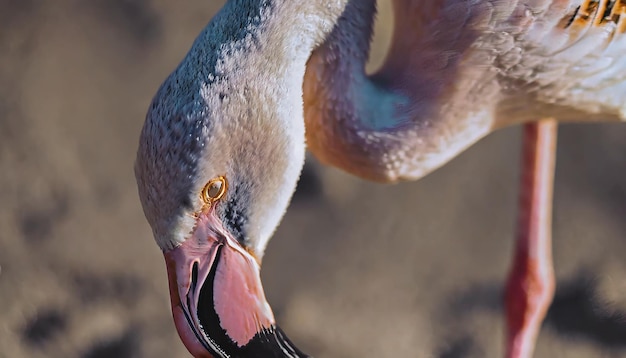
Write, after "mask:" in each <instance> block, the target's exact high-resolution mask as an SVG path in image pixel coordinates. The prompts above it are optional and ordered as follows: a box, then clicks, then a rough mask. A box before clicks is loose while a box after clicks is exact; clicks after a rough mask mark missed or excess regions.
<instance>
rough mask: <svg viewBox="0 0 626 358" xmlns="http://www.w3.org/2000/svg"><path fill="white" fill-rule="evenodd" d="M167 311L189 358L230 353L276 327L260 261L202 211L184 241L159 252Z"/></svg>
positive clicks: (210, 214) (211, 357) (212, 214)
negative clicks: (168, 303) (166, 285)
mask: <svg viewBox="0 0 626 358" xmlns="http://www.w3.org/2000/svg"><path fill="white" fill-rule="evenodd" d="M164 256H165V262H166V265H167V274H168V278H169V286H170V298H171V303H172V314H173V316H174V323H175V325H176V329H177V330H178V334H179V335H180V338H181V339H182V341H183V343H184V344H185V347H187V349H188V350H189V352H190V353H191V354H192V355H193V356H194V357H210V358H219V357H225V356H230V355H232V354H234V352H232V351H233V350H234V351H237V350H239V349H240V348H241V347H244V346H246V345H247V344H248V343H249V342H250V341H251V340H252V339H253V338H254V337H255V336H257V335H262V334H264V332H271V331H272V330H273V329H274V327H275V320H274V315H273V313H272V309H271V308H270V306H269V304H268V303H267V301H266V299H265V293H264V292H263V286H262V284H261V277H260V266H259V263H258V262H257V261H256V259H255V258H254V257H253V256H252V254H250V253H249V252H248V251H246V250H245V249H244V248H243V247H242V246H241V245H240V244H239V243H238V242H237V241H236V240H235V239H234V238H232V236H231V235H230V234H228V232H227V231H226V230H224V229H223V228H222V225H221V223H220V222H219V220H218V219H217V218H216V217H215V215H214V213H213V210H211V209H208V210H205V211H204V212H203V213H202V214H201V215H200V216H199V217H198V219H197V223H196V228H195V229H194V231H193V232H192V234H191V237H189V238H188V239H187V240H186V241H185V242H184V243H182V244H181V245H180V246H178V247H176V248H174V249H172V250H169V251H167V252H165V253H164Z"/></svg>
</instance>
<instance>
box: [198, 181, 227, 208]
mask: <svg viewBox="0 0 626 358" xmlns="http://www.w3.org/2000/svg"><path fill="white" fill-rule="evenodd" d="M226 190H228V181H226V177H224V176H223V175H220V176H219V177H217V178H213V179H211V180H209V182H208V183H206V185H205V186H204V188H202V193H201V194H200V196H201V197H202V201H204V203H205V204H207V205H211V204H213V203H214V202H216V201H218V200H220V199H221V198H222V197H223V196H224V194H226Z"/></svg>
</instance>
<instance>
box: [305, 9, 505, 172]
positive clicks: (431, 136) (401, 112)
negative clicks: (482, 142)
mask: <svg viewBox="0 0 626 358" xmlns="http://www.w3.org/2000/svg"><path fill="white" fill-rule="evenodd" d="M394 6H395V9H394V14H395V29H394V37H393V43H392V45H391V48H390V51H389V54H388V56H387V59H386V62H385V64H384V65H383V67H382V68H381V69H380V70H379V71H378V73H376V74H374V75H372V76H367V75H366V74H365V71H364V68H365V66H364V64H365V61H366V60H367V55H368V52H369V40H370V38H371V35H372V23H373V21H374V16H375V1H374V0H360V1H350V2H349V3H348V4H347V6H346V9H345V11H344V14H343V15H342V16H341V17H340V18H339V20H338V23H337V25H336V26H335V29H334V30H333V32H332V33H331V34H330V35H329V36H328V37H327V39H326V41H325V43H324V44H323V45H322V46H320V47H319V48H317V49H316V50H315V51H314V52H313V54H312V56H311V58H310V59H309V62H308V65H307V72H306V74H305V82H304V103H305V121H306V127H307V144H308V147H309V149H310V150H311V151H312V152H313V153H314V154H315V155H316V156H317V157H318V158H320V160H321V161H322V162H325V163H326V164H331V165H335V166H338V167H340V168H342V169H344V170H347V171H348V172H350V173H352V174H355V175H358V176H361V177H364V178H367V179H370V180H376V181H383V182H394V181H397V180H409V179H416V178H419V177H421V176H423V175H425V174H427V173H429V172H431V171H432V170H434V169H436V168H438V167H439V166H441V165H443V164H445V163H446V162H447V161H448V160H450V159H451V158H453V157H454V156H456V155H457V154H458V153H459V152H460V151H462V150H464V149H465V148H467V147H469V146H470V145H471V144H472V143H474V142H475V141H477V140H478V139H480V138H481V137H483V136H484V135H486V134H487V133H488V132H489V130H490V127H491V124H492V122H493V112H494V108H495V104H496V101H495V98H496V97H495V95H494V94H497V93H496V91H497V87H495V86H493V81H491V79H493V77H494V75H493V74H491V73H489V72H488V70H489V68H488V67H487V66H473V67H470V66H468V65H467V63H471V62H472V61H473V62H477V61H479V59H472V57H473V56H475V53H474V52H473V51H472V46H473V44H474V43H475V42H476V41H477V39H478V37H479V36H480V32H479V31H476V30H474V29H475V28H479V27H480V26H483V25H484V24H483V23H484V21H485V19H483V18H481V11H482V10H484V9H482V10H481V9H473V8H472V6H473V5H471V2H467V1H448V2H443V1H425V2H422V3H420V2H415V1H395V2H394ZM468 68H469V70H468Z"/></svg>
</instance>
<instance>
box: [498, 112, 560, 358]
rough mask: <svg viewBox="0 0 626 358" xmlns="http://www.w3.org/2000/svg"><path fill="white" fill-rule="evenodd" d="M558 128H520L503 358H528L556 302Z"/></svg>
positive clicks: (532, 125)
mask: <svg viewBox="0 0 626 358" xmlns="http://www.w3.org/2000/svg"><path fill="white" fill-rule="evenodd" d="M556 134H557V124H556V121H554V120H552V119H546V120H543V121H540V122H535V123H528V124H525V125H524V138H523V157H522V178H521V189H520V209H519V210H520V212H519V217H518V223H517V225H518V227H517V242H516V247H515V258H514V261H513V267H512V270H511V272H510V274H509V278H508V282H507V286H506V297H505V300H506V319H507V330H508V332H507V341H506V351H507V352H506V357H508V358H530V357H532V354H533V350H534V348H535V340H536V338H537V334H538V333H539V329H540V327H541V322H542V321H543V319H544V317H545V315H546V312H547V310H548V307H549V306H550V303H551V302H552V298H553V296H554V271H553V269H552V232H551V231H552V187H553V180H554V162H555V156H556V155H555V154H556Z"/></svg>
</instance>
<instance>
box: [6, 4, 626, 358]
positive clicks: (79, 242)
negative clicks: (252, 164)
mask: <svg viewBox="0 0 626 358" xmlns="http://www.w3.org/2000/svg"><path fill="white" fill-rule="evenodd" d="M221 4H222V2H221V1H207V0H202V1H201V0H187V1H173V0H90V1H86V0H56V1H36V0H0V270H1V271H0V357H2V358H4V357H11V358H22V357H29V358H31V357H32V358H36V357H48V358H56V357H63V358H67V357H82V358H104V357H120V358H131V357H133V358H135V357H151V358H160V357H187V356H188V355H187V353H186V350H185V348H184V347H183V345H182V344H181V343H180V341H179V339H178V337H177V334H176V332H175V329H174V325H173V324H172V320H171V315H170V307H169V298H168V291H167V281H166V272H165V266H164V264H163V258H162V255H161V252H160V251H159V249H158V248H157V246H156V244H155V243H154V242H153V239H152V235H151V232H150V230H149V228H148V225H147V223H146V221H145V219H144V217H143V213H142V211H141V208H140V205H139V200H138V198H137V194H136V187H135V181H134V177H133V171H132V164H133V161H134V158H135V150H136V147H137V140H138V135H139V130H140V127H141V125H142V123H143V119H144V116H145V112H146V109H147V107H148V103H149V101H150V99H151V97H152V95H153V94H154V93H155V92H156V89H157V87H158V86H159V84H160V83H161V81H162V80H163V79H164V78H165V77H166V76H167V75H168V74H169V72H170V71H171V70H172V69H173V68H174V67H175V66H176V65H177V64H178V62H179V61H180V60H181V59H182V57H183V56H184V55H185V53H186V51H187V50H188V49H189V47H190V45H191V42H192V41H193V39H194V38H195V36H196V35H197V34H198V33H199V31H200V30H201V29H202V28H203V27H204V26H205V24H206V23H207V22H208V21H209V19H210V18H211V16H212V15H213V13H214V12H215V11H216V10H217V9H218V8H219V7H220V6H221ZM391 21H392V20H391V17H390V14H389V7H388V4H387V3H386V2H385V1H383V2H382V3H381V15H380V22H379V24H378V27H377V37H376V45H375V46H374V53H373V64H372V66H373V67H375V66H376V63H379V62H380V58H381V57H382V55H383V54H384V51H385V43H386V39H388V38H389V35H390V34H389V27H390V24H391ZM377 61H378V62H377ZM519 141H520V130H519V128H517V127H516V128H509V129H506V130H502V131H499V132H497V133H495V134H493V135H491V136H489V137H488V138H486V139H484V140H482V141H481V142H480V143H478V144H477V145H475V146H474V147H472V148H471V149H470V150H468V151H467V152H465V153H464V154H462V155H461V156H459V157H458V158H456V159H455V160H453V161H452V162H451V163H450V164H448V165H446V166H445V167H443V168H442V169H440V170H438V171H437V172H435V173H433V174H431V175H429V176H427V177H426V178H424V179H422V180H420V181H418V182H414V183H404V184H400V185H395V186H384V185H378V184H372V183H368V182H364V181H362V180H359V179H356V178H354V177H351V176H348V175H346V174H344V173H342V172H339V171H338V170H335V169H332V168H326V167H322V166H321V165H319V164H318V163H317V162H316V161H315V160H314V159H313V158H309V159H308V160H307V165H306V167H305V170H304V173H303V176H302V179H301V182H300V184H299V187H298V191H297V193H296V195H295V196H294V199H293V202H292V205H291V206H290V208H289V211H288V213H287V215H286V217H285V218H284V220H283V222H282V224H281V226H280V228H279V229H278V231H277V233H276V235H275V237H274V239H273V240H272V242H271V243H270V245H269V247H268V250H267V254H266V257H265V261H264V267H263V272H262V274H263V280H264V281H263V282H264V285H265V289H266V294H267V297H268V300H269V302H270V304H271V305H272V306H273V308H274V310H275V313H276V316H277V319H278V321H279V323H280V325H281V326H282V327H283V328H284V329H285V331H286V332H287V333H288V334H289V336H290V337H291V338H292V339H293V340H294V341H295V342H296V343H297V344H298V345H299V346H300V347H301V348H302V349H303V350H305V351H306V352H308V353H310V354H313V355H315V356H316V357H365V356H369V357H397V356H404V357H438V358H458V357H501V356H502V354H503V349H502V343H503V341H504V338H503V332H504V325H503V320H502V305H501V303H500V301H501V296H502V288H503V284H504V280H505V278H506V275H507V272H508V267H509V262H510V256H511V252H512V244H513V239H512V236H513V235H512V233H513V230H514V221H515V214H516V211H515V206H516V197H517V182H518V165H517V164H518V154H519V153H518V148H519ZM559 141H560V142H559V153H558V164H557V166H558V167H557V175H556V192H555V200H556V202H555V214H554V235H555V236H554V254H555V264H556V274H557V293H556V298H555V302H554V304H553V306H552V308H551V309H550V312H549V314H548V318H547V320H546V322H545V324H544V326H543V329H542V331H541V335H540V337H539V341H538V347H537V352H536V357H626V316H625V314H624V313H625V312H626V261H625V259H626V236H625V232H626V220H625V218H626V216H625V214H626V157H625V155H626V125H619V124H613V125H608V124H606V125H605V124H602V125H563V126H562V127H561V129H560V139H559Z"/></svg>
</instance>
